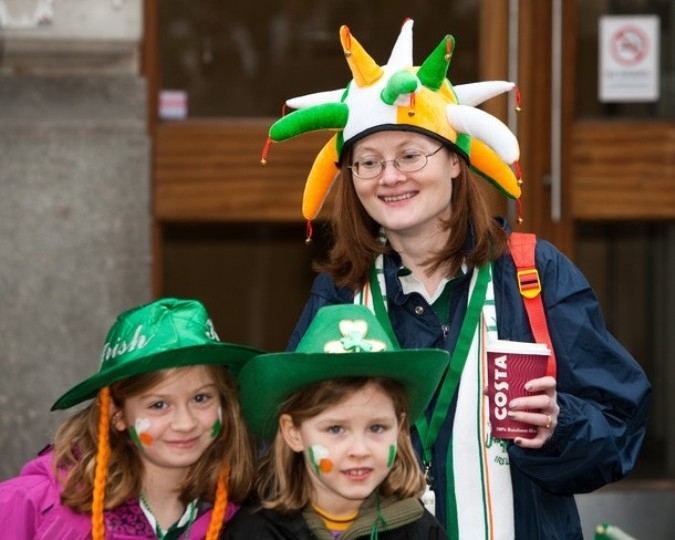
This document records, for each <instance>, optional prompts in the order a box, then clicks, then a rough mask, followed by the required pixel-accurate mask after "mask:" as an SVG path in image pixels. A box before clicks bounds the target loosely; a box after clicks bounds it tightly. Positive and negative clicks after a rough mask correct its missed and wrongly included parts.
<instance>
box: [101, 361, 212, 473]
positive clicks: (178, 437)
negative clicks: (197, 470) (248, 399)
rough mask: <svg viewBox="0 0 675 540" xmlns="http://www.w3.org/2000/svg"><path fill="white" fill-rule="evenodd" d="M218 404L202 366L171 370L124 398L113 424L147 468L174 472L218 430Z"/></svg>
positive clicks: (190, 461)
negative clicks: (133, 445) (132, 444)
mask: <svg viewBox="0 0 675 540" xmlns="http://www.w3.org/2000/svg"><path fill="white" fill-rule="evenodd" d="M221 419H222V417H221V402H220V396H219V393H218V389H217V386H216V383H215V381H214V379H213V377H212V376H211V374H210V372H209V371H208V369H207V368H205V367H203V366H194V367H189V368H181V369H172V370H169V371H168V374H167V376H166V377H165V378H163V379H162V380H161V382H159V383H158V384H156V385H155V386H153V387H152V388H149V389H147V390H145V391H143V392H142V393H140V394H138V395H135V396H132V397H129V398H127V399H125V400H124V404H123V406H122V408H121V409H120V410H118V411H117V412H116V413H115V414H113V417H112V424H113V426H114V427H115V428H116V429H117V430H119V431H123V430H125V429H126V430H128V431H129V434H130V436H131V437H132V438H133V439H134V441H135V442H136V444H137V446H138V447H139V448H140V450H141V451H140V453H139V454H140V457H141V460H142V461H143V463H144V465H145V467H146V470H155V471H156V470H160V471H164V472H166V473H168V472H171V473H176V472H178V473H179V475H180V474H183V473H185V472H186V471H187V469H188V467H190V466H191V465H193V464H194V463H195V462H196V461H197V460H198V459H199V458H200V457H201V455H202V454H203V453H204V451H205V450H206V449H207V447H208V446H209V445H210V444H211V443H212V442H213V440H214V438H215V436H217V434H218V432H219V431H220V428H221Z"/></svg>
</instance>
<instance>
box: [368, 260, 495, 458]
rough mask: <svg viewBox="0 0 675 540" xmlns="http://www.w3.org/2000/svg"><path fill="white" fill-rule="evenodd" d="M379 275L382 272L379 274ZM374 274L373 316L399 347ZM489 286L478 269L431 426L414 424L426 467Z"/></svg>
mask: <svg viewBox="0 0 675 540" xmlns="http://www.w3.org/2000/svg"><path fill="white" fill-rule="evenodd" d="M379 271H380V272H381V271H382V270H379ZM475 271H476V270H475V269H474V272H475ZM377 272H378V269H376V268H375V266H373V268H372V269H371V274H370V289H371V294H372V295H373V309H374V311H375V316H376V317H377V319H378V320H379V321H380V324H382V326H383V328H384V330H385V331H386V333H387V335H388V336H389V337H390V339H391V340H392V343H394V344H395V345H397V346H399V347H400V345H399V342H398V339H397V338H396V334H395V333H394V328H393V327H392V325H391V321H390V320H389V315H388V314H387V309H386V305H385V303H384V297H383V295H382V291H381V290H380V285H379V281H378V279H377V278H378V275H377ZM489 282H490V265H489V264H484V265H483V266H481V267H480V268H479V269H478V275H477V277H476V283H475V285H474V287H473V291H472V292H471V296H470V298H469V303H468V306H467V310H466V315H465V317H464V321H463V322H462V327H461V329H460V332H459V337H458V339H457V343H456V344H455V348H454V350H453V352H452V356H451V357H450V367H449V368H448V371H447V372H446V374H445V377H444V379H443V381H442V382H441V385H440V387H441V391H440V392H439V394H438V399H437V400H436V405H435V406H434V409H433V411H432V414H431V422H429V421H428V420H427V418H426V417H422V418H420V419H419V420H417V422H415V427H416V428H417V432H418V433H419V436H420V440H421V442H422V446H423V448H424V456H423V459H424V463H425V464H429V463H430V462H431V449H432V447H433V446H434V443H435V442H436V438H437V437H438V433H439V431H440V429H441V425H442V424H443V422H444V420H445V418H446V417H447V415H448V411H449V410H450V404H451V403H452V399H453V397H454V395H455V392H456V391H457V387H458V386H459V379H460V377H461V375H462V370H463V369H464V365H465V364H466V360H467V358H468V356H469V349H470V348H471V343H472V342H473V339H474V336H475V335H476V327H477V326H478V323H479V321H480V314H481V311H482V309H483V304H484V303H485V296H486V294H487V287H488V283H489Z"/></svg>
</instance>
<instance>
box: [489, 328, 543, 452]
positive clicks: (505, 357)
mask: <svg viewBox="0 0 675 540" xmlns="http://www.w3.org/2000/svg"><path fill="white" fill-rule="evenodd" d="M486 352H487V370H488V402H489V406H490V432H491V435H492V437H496V438H499V439H515V438H516V437H523V438H526V439H531V438H533V437H534V436H536V434H537V427H536V426H534V425H532V424H526V423H523V422H518V421H516V420H513V419H512V418H509V416H508V410H509V403H510V402H511V401H512V400H514V399H516V398H519V397H523V396H531V395H534V394H533V393H532V392H528V391H527V390H525V384H526V383H527V382H528V381H531V380H532V379H538V378H540V377H544V376H545V375H546V367H547V363H548V360H549V357H550V355H551V351H550V350H549V348H548V347H547V346H546V345H544V344H541V343H524V342H519V341H504V340H496V341H492V342H490V343H488V345H487V347H486Z"/></svg>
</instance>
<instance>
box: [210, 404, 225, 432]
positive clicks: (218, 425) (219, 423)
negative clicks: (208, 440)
mask: <svg viewBox="0 0 675 540" xmlns="http://www.w3.org/2000/svg"><path fill="white" fill-rule="evenodd" d="M222 429H223V408H222V407H218V418H216V421H215V422H214V423H213V426H212V427H211V437H212V438H214V439H215V438H216V437H217V436H218V434H219V433H220V432H221V430H222Z"/></svg>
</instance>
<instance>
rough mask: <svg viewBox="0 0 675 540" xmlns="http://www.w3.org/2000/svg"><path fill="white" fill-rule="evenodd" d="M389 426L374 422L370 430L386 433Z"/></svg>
mask: <svg viewBox="0 0 675 540" xmlns="http://www.w3.org/2000/svg"><path fill="white" fill-rule="evenodd" d="M388 429H389V428H388V427H387V426H385V425H382V424H373V425H372V426H370V431H371V432H373V433H384V432H385V431H387V430H388Z"/></svg>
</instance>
